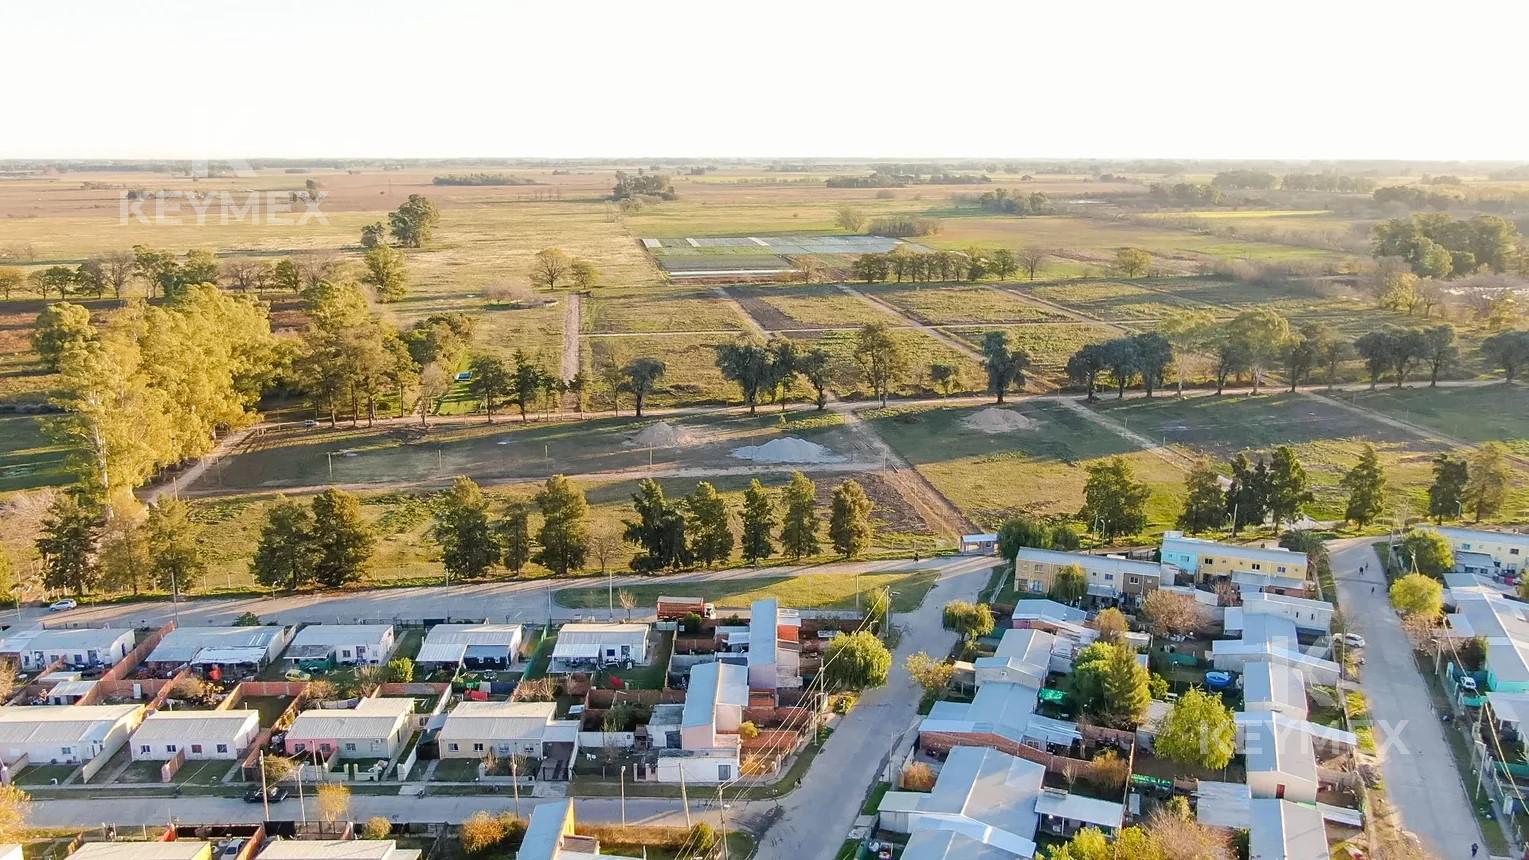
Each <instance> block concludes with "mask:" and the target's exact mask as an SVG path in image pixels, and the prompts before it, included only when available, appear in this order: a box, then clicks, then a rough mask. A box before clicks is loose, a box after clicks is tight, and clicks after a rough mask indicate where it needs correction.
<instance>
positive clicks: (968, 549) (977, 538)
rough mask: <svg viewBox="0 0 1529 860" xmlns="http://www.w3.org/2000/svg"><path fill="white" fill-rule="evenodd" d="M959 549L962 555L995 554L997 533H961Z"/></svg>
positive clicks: (996, 552)
mask: <svg viewBox="0 0 1529 860" xmlns="http://www.w3.org/2000/svg"><path fill="white" fill-rule="evenodd" d="M960 551H961V554H962V555H997V554H998V533H997V532H986V533H984V534H975V535H961V550H960Z"/></svg>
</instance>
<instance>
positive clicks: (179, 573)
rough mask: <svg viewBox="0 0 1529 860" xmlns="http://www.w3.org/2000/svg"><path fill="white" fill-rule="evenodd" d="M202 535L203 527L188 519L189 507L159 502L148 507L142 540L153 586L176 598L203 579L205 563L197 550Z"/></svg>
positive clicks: (177, 502)
mask: <svg viewBox="0 0 1529 860" xmlns="http://www.w3.org/2000/svg"><path fill="white" fill-rule="evenodd" d="M201 534H202V527H201V526H200V525H199V524H197V523H195V522H192V520H191V518H190V507H189V506H188V505H187V504H186V503H185V502H183V501H181V500H180V499H177V498H173V497H172V498H168V499H161V500H160V501H159V502H158V503H157V504H154V505H151V506H150V507H149V516H148V520H147V521H146V522H145V523H144V538H145V541H146V543H147V546H148V551H149V576H150V578H152V579H153V581H154V583H155V584H156V585H158V586H159V587H160V588H162V589H164V590H166V591H169V592H171V594H172V595H178V594H180V593H181V592H182V591H184V590H186V589H189V588H191V587H192V586H193V585H195V584H196V582H197V581H198V580H199V579H201V578H202V575H203V574H205V573H206V572H207V559H206V558H204V557H203V556H202V552H201V549H200V547H199V546H198V542H199V540H200V538H201Z"/></svg>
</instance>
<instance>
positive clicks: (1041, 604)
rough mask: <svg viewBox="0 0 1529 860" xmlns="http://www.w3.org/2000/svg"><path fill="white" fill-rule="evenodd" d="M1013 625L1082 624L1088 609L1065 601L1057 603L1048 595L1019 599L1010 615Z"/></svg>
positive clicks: (1086, 617) (1086, 616)
mask: <svg viewBox="0 0 1529 860" xmlns="http://www.w3.org/2000/svg"><path fill="white" fill-rule="evenodd" d="M1011 617H1012V618H1013V620H1014V626H1015V627H1035V626H1039V625H1040V624H1057V623H1062V624H1082V623H1083V622H1085V621H1087V620H1088V611H1087V610H1083V609H1079V608H1077V607H1076V606H1068V605H1067V604H1065V603H1057V602H1056V601H1055V600H1052V599H1051V598H1049V597H1043V598H1039V599H1036V600H1021V601H1019V602H1018V603H1016V604H1015V605H1014V613H1013V615H1012V616H1011Z"/></svg>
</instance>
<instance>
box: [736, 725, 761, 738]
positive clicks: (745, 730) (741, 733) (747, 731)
mask: <svg viewBox="0 0 1529 860" xmlns="http://www.w3.org/2000/svg"><path fill="white" fill-rule="evenodd" d="M738 737H740V738H742V739H743V740H746V741H751V740H753V739H754V738H757V737H759V727H758V726H756V725H754V724H753V722H751V721H749V720H744V721H743V722H742V723H740V724H739V725H738Z"/></svg>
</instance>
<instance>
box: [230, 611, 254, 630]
mask: <svg viewBox="0 0 1529 860" xmlns="http://www.w3.org/2000/svg"><path fill="white" fill-rule="evenodd" d="M234 626H235V627H259V626H260V616H259V615H256V614H255V613H253V612H244V613H241V614H240V615H239V617H238V618H235V619H234Z"/></svg>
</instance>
